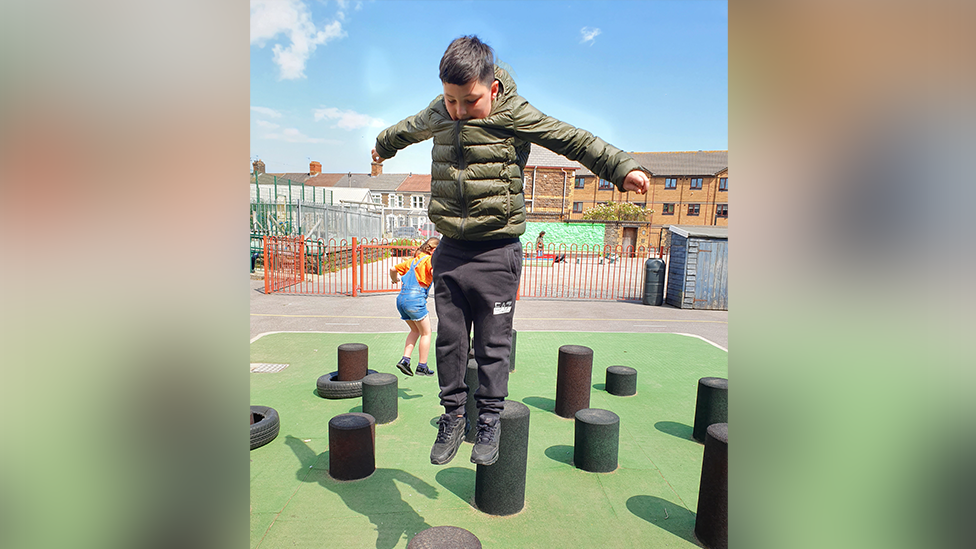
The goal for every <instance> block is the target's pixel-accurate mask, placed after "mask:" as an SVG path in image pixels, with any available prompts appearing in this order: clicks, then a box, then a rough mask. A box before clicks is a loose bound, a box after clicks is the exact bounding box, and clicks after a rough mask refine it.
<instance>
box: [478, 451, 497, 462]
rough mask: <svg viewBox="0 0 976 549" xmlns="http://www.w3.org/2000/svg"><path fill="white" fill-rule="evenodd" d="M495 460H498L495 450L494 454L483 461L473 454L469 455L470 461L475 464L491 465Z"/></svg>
mask: <svg viewBox="0 0 976 549" xmlns="http://www.w3.org/2000/svg"><path fill="white" fill-rule="evenodd" d="M496 461H498V452H495V455H493V456H491V457H490V458H488V459H487V460H485V461H478V460H476V459H475V458H474V457H473V456H472V457H471V463H474V464H475V465H493V464H494V463H495V462H496Z"/></svg>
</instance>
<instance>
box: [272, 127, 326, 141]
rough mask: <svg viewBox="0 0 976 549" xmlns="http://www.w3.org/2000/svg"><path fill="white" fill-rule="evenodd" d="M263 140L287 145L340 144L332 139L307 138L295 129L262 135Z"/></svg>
mask: <svg viewBox="0 0 976 549" xmlns="http://www.w3.org/2000/svg"><path fill="white" fill-rule="evenodd" d="M264 138H265V139H276V140H279V141H287V142H288V143H326V144H330V145H339V144H341V143H342V142H341V141H336V140H334V139H322V138H321V137H309V136H307V135H305V134H303V133H302V132H300V131H299V130H298V129H297V128H285V129H283V130H281V131H280V132H278V133H268V134H265V135H264Z"/></svg>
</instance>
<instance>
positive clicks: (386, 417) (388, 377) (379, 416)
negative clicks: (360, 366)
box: [363, 373, 398, 423]
mask: <svg viewBox="0 0 976 549" xmlns="http://www.w3.org/2000/svg"><path fill="white" fill-rule="evenodd" d="M397 389H398V383H397V376H395V375H393V374H381V373H374V374H369V375H368V376H366V377H364V378H363V412H365V413H367V414H370V415H371V416H373V417H374V418H376V423H389V422H391V421H393V420H395V419H396V418H397Z"/></svg>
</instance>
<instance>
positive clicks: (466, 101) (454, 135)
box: [372, 36, 649, 465]
mask: <svg viewBox="0 0 976 549" xmlns="http://www.w3.org/2000/svg"><path fill="white" fill-rule="evenodd" d="M440 79H441V84H442V85H443V87H444V93H443V95H440V96H438V97H437V98H436V99H434V101H433V102H431V103H430V105H428V106H427V108H425V109H424V110H422V111H420V112H419V113H418V114H416V115H414V116H411V117H408V118H406V119H404V120H402V121H400V122H399V123H397V124H395V125H394V126H391V127H389V128H387V129H385V130H383V131H382V132H381V133H380V134H379V136H378V137H377V138H376V148H375V149H373V151H372V157H373V160H374V161H375V162H383V161H384V160H386V159H387V158H392V157H393V155H395V154H396V153H397V151H399V150H400V149H403V148H405V147H407V146H408V145H411V144H413V143H419V142H421V141H424V140H426V139H430V138H433V139H434V147H433V150H432V151H431V157H432V165H431V172H430V173H431V182H430V193H431V200H430V205H429V206H428V217H429V218H430V220H431V221H433V222H434V225H435V226H436V227H437V230H438V232H440V233H441V235H442V238H441V242H440V246H438V247H437V250H436V251H435V252H434V255H433V258H432V262H433V273H434V303H435V304H436V306H437V314H438V323H437V341H436V344H435V356H436V358H437V378H438V382H439V384H440V388H441V391H440V401H441V405H442V406H443V407H444V414H443V415H441V417H440V419H439V420H438V430H437V439H436V440H435V441H434V446H433V448H432V449H431V452H430V461H431V463H434V464H435V465H443V464H445V463H448V462H449V461H451V460H452V459H453V458H454V455H455V454H456V453H457V450H458V447H459V446H460V445H461V441H462V440H463V439H464V436H465V434H466V432H467V429H468V427H469V420H468V418H467V417H465V408H464V404H465V400H466V399H467V390H468V388H467V386H466V385H465V383H464V375H465V371H466V369H467V362H468V337H469V334H470V332H471V326H472V325H473V326H474V338H473V341H472V345H473V347H474V357H475V360H476V361H477V363H478V389H477V391H476V392H475V394H474V396H475V399H476V401H477V406H478V421H477V428H478V433H477V437H476V440H475V445H474V448H473V449H472V451H471V461H472V462H474V463H476V464H479V465H491V464H492V463H494V462H495V461H496V460H497V459H498V440H499V436H500V423H499V414H500V413H501V411H502V409H503V405H504V401H505V397H506V396H508V368H509V354H510V353H511V347H512V318H513V314H514V309H515V293H516V291H517V289H518V283H519V277H520V276H521V273H522V244H521V241H520V240H519V235H521V234H522V233H524V232H525V197H524V195H523V194H522V179H523V170H524V169H525V164H526V162H527V161H528V158H529V147H530V143H535V144H537V145H540V146H542V147H545V148H547V149H549V150H551V151H553V152H556V153H558V154H561V155H563V156H565V157H567V158H569V159H571V160H575V161H578V162H580V163H581V164H583V165H584V166H586V167H587V168H589V169H590V170H591V171H592V172H593V173H594V174H596V175H597V176H598V177H600V178H602V179H606V180H608V181H612V182H613V184H614V185H616V186H617V188H618V189H619V190H620V191H635V192H637V193H638V194H644V193H645V192H647V188H648V185H649V180H648V178H647V175H646V174H645V172H644V171H643V168H642V167H641V166H640V165H639V164H638V163H637V161H636V160H634V159H633V158H631V157H630V156H629V155H627V154H626V153H624V152H623V151H621V150H620V149H617V148H616V147H614V146H612V145H610V144H608V143H606V142H605V141H603V140H602V139H600V138H598V137H596V136H594V135H593V134H591V133H589V132H587V131H586V130H582V129H579V128H576V127H574V126H571V125H569V124H566V123H564V122H560V121H559V120H556V119H554V118H551V117H549V116H546V115H544V114H542V113H541V112H539V111H538V110H536V109H535V108H534V107H532V105H530V104H529V103H528V102H527V101H526V100H525V99H523V98H522V97H521V96H519V95H518V93H517V92H516V90H515V82H514V81H513V80H512V77H511V76H509V74H508V73H507V72H506V71H505V70H504V69H502V68H500V67H497V66H495V60H494V52H493V51H492V49H491V48H490V47H489V46H488V45H487V44H484V43H483V42H482V41H481V40H479V39H478V38H477V37H475V36H463V37H461V38H458V39H456V40H454V41H453V42H451V45H450V46H448V48H447V51H446V52H445V53H444V56H443V57H442V58H441V64H440Z"/></svg>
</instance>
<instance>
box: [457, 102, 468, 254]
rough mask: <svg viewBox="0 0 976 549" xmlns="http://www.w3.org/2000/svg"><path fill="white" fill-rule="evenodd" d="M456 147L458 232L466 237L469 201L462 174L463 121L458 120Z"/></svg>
mask: <svg viewBox="0 0 976 549" xmlns="http://www.w3.org/2000/svg"><path fill="white" fill-rule="evenodd" d="M454 148H455V150H457V158H458V176H457V190H458V201H459V202H460V203H461V225H460V226H459V227H458V232H459V236H460V238H464V222H465V221H466V220H467V218H468V203H467V201H465V200H464V181H463V179H462V176H463V174H464V168H465V166H464V151H462V150H461V121H460V120H458V121H457V122H455V123H454Z"/></svg>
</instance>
